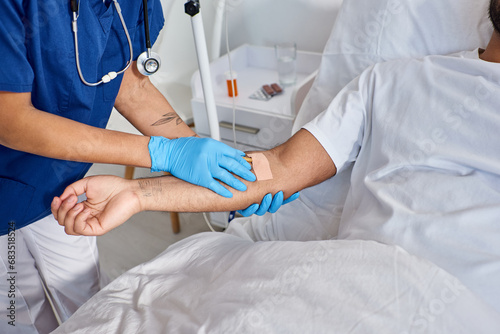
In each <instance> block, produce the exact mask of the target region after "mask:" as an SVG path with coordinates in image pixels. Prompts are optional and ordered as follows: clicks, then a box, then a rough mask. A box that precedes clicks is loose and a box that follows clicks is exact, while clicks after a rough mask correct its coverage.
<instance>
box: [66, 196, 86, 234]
mask: <svg viewBox="0 0 500 334" xmlns="http://www.w3.org/2000/svg"><path fill="white" fill-rule="evenodd" d="M83 208H84V205H83V204H82V203H78V204H76V205H75V206H74V207H73V208H72V209H71V210H69V211H68V213H67V214H66V217H65V218H64V227H65V228H64V230H65V231H66V234H70V235H77V234H76V233H75V218H76V216H77V215H78V214H79V213H80V212H82V210H83Z"/></svg>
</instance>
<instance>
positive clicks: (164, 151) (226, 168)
mask: <svg viewBox="0 0 500 334" xmlns="http://www.w3.org/2000/svg"><path fill="white" fill-rule="evenodd" d="M148 148H149V154H150V156H151V171H152V172H159V171H163V172H169V173H170V174H172V175H173V176H175V177H177V178H179V179H182V180H184V181H187V182H189V183H193V184H196V185H199V186H202V187H205V188H208V189H211V190H212V191H214V192H216V193H217V194H219V195H221V196H224V197H228V198H230V197H232V196H233V194H232V193H231V192H230V191H229V190H227V189H226V188H225V187H223V186H222V185H221V184H220V183H219V182H217V181H216V179H217V180H220V181H222V182H223V183H225V184H227V185H228V186H230V187H233V188H234V189H236V190H239V191H245V190H246V189H247V187H246V186H245V184H243V182H241V181H240V180H238V179H236V178H235V177H234V176H233V175H231V173H233V174H236V175H238V176H239V177H241V178H243V179H245V180H247V181H250V182H253V181H255V180H256V177H255V175H254V174H253V173H252V172H250V169H251V166H250V164H249V163H248V162H246V161H245V159H243V156H244V155H245V153H244V152H242V151H240V150H236V149H234V148H232V147H230V146H228V145H226V144H223V143H221V142H219V141H217V140H214V139H211V138H196V137H185V138H178V139H167V138H163V137H151V140H150V141H149V145H148Z"/></svg>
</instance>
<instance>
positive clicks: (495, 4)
mask: <svg viewBox="0 0 500 334" xmlns="http://www.w3.org/2000/svg"><path fill="white" fill-rule="evenodd" d="M490 20H491V23H493V28H495V31H496V32H498V33H500V1H499V0H490Z"/></svg>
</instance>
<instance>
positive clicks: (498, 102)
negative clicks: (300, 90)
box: [304, 50, 500, 311]
mask: <svg viewBox="0 0 500 334" xmlns="http://www.w3.org/2000/svg"><path fill="white" fill-rule="evenodd" d="M304 128H305V129H307V130H308V131H310V132H311V133H312V134H313V135H314V136H315V137H316V138H317V139H318V140H319V141H320V142H321V144H322V145H323V147H324V148H325V149H326V150H327V152H328V154H329V155H330V157H331V158H332V160H333V161H334V163H335V165H336V166H337V169H339V170H342V168H343V167H344V166H346V165H347V164H348V163H350V162H353V161H355V165H354V168H353V171H352V177H351V189H350V190H349V193H348V195H347V201H346V203H345V207H344V211H343V213H342V218H341V222H340V227H339V236H338V238H339V239H365V240H376V241H379V242H383V243H387V244H396V245H400V246H402V247H403V248H404V249H406V250H407V251H409V252H410V253H413V254H415V255H417V256H420V257H423V258H426V259H428V260H430V261H432V262H434V263H435V264H437V265H438V266H440V267H441V268H443V269H445V270H447V271H448V272H450V273H451V274H453V275H455V276H456V277H457V278H459V279H460V280H461V281H462V282H463V283H464V284H465V285H466V286H468V287H469V288H470V289H471V290H472V291H473V292H475V293H476V294H477V295H478V296H479V297H481V298H482V299H484V300H485V301H486V302H488V303H489V304H491V305H493V306H494V307H495V308H496V310H498V311H500V64H497V63H488V62H485V61H482V60H480V59H479V57H478V50H474V51H468V52H462V53H459V54H456V55H453V56H429V57H425V58H423V59H420V60H409V59H408V60H398V61H392V62H388V63H380V64H376V65H374V66H373V67H371V68H369V69H368V70H366V71H365V72H363V73H362V74H361V75H360V76H359V77H358V78H356V79H355V80H353V81H352V82H351V83H350V84H349V85H348V86H347V87H346V88H344V89H343V90H342V91H341V93H340V94H339V95H338V96H337V97H336V98H335V99H334V100H333V101H332V103H331V105H330V106H329V108H328V109H327V110H326V111H325V112H323V113H322V114H321V115H320V116H318V117H317V118H316V119H315V120H313V121H312V122H310V123H308V124H307V125H305V126H304Z"/></svg>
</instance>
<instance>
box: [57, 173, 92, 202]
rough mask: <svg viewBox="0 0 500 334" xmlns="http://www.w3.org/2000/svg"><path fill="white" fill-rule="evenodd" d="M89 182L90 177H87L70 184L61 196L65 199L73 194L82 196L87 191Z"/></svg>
mask: <svg viewBox="0 0 500 334" xmlns="http://www.w3.org/2000/svg"><path fill="white" fill-rule="evenodd" d="M87 182H88V179H87V178H85V179H81V180H78V181H76V182H75V183H72V184H70V185H69V186H67V187H66V189H64V192H63V193H62V194H61V196H59V197H60V198H61V200H63V201H64V200H65V199H67V198H68V197H69V196H71V195H75V196H80V195H82V194H84V193H85V192H86V191H87Z"/></svg>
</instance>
